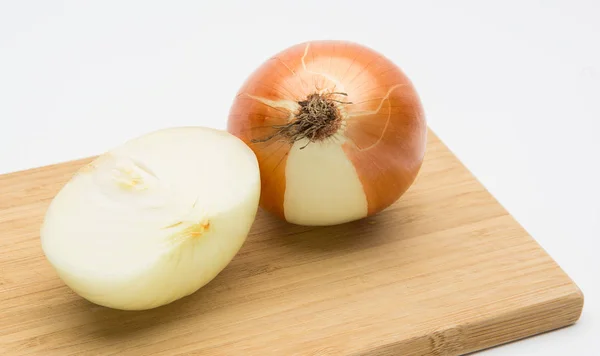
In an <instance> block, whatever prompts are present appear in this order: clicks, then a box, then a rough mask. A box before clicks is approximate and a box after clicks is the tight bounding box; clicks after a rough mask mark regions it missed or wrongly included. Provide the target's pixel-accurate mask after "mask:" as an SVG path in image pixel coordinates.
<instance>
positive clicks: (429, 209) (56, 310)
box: [0, 133, 583, 356]
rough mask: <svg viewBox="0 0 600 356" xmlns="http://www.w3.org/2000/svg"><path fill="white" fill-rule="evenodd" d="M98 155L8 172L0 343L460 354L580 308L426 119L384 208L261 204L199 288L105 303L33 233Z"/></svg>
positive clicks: (77, 348)
mask: <svg viewBox="0 0 600 356" xmlns="http://www.w3.org/2000/svg"><path fill="white" fill-rule="evenodd" d="M88 161H90V159H86V160H80V161H74V162H68V163H63V164H58V165H53V166H48V167H43V168H37V169H33V170H29V171H25V172H18V173H14V174H9V175H5V176H0V249H1V253H0V355H61V356H62V355H72V354H73V355H116V354H118V355H179V354H195V355H430V354H431V355H457V354H464V353H468V352H472V351H475V350H480V349H484V348H488V347H491V346H495V345H499V344H502V343H506V342H509V341H514V340H517V339H520V338H524V337H528V336H531V335H534V334H537V333H541V332H544V331H548V330H552V329H556V328H560V327H563V326H566V325H569V324H572V323H574V322H575V321H576V320H577V319H578V318H579V316H580V313H581V310H582V306H583V295H582V293H581V292H580V290H579V289H578V287H577V286H576V285H575V284H574V283H573V282H572V281H571V279H570V278H569V277H568V276H567V275H566V274H565V273H564V272H563V271H562V270H561V269H560V267H559V266H557V264H556V263H555V262H554V261H553V260H552V259H551V258H550V257H549V256H548V255H547V254H546V253H545V252H544V250H543V249H542V248H541V247H540V246H539V245H538V244H537V243H536V242H535V241H534V240H533V239H532V238H531V237H530V236H529V235H528V234H527V232H526V231H525V230H524V229H523V228H522V227H520V226H519V225H518V224H517V223H516V222H515V220H513V218H512V217H511V216H510V215H509V214H508V213H507V212H506V211H505V210H504V209H503V208H502V206H500V205H499V204H498V203H497V202H496V201H495V200H494V198H493V197H492V196H491V195H490V194H489V193H488V192H487V191H486V190H485V189H484V188H483V187H482V185H480V184H479V183H478V182H477V181H476V180H475V179H474V178H473V177H472V176H471V174H470V173H469V172H468V171H467V169H465V167H463V166H462V165H461V164H460V162H459V161H458V160H457V159H456V158H455V157H454V156H453V155H452V153H451V152H450V151H449V150H448V149H447V148H446V147H445V146H444V144H443V143H442V142H440V140H439V139H438V138H437V137H435V136H434V135H433V134H431V133H430V142H429V145H428V152H427V157H426V161H425V164H424V166H423V169H422V171H421V173H420V175H419V177H418V179H417V181H416V183H415V184H414V185H413V187H412V188H411V189H410V190H409V191H408V192H407V193H406V195H405V196H404V197H403V198H402V199H401V200H400V201H399V202H397V203H396V204H395V205H393V206H392V207H390V208H389V209H387V210H386V211H384V212H382V213H380V214H379V215H377V216H375V217H373V218H368V219H364V220H362V221H358V222H354V223H349V224H345V225H341V226H334V227H326V228H308V227H300V226H292V225H288V224H285V223H283V222H280V221H278V220H275V219H274V218H272V217H270V216H268V215H267V214H264V213H259V215H258V218H257V220H256V223H255V225H254V226H253V229H252V231H251V234H250V235H249V237H248V240H247V242H246V244H245V245H244V247H243V248H242V250H241V251H240V252H239V254H238V255H237V256H236V258H235V259H234V260H233V261H232V262H231V264H230V265H229V266H228V267H227V268H226V269H225V270H224V271H223V272H222V273H221V274H220V275H219V276H217V278H215V279H214V280H213V281H212V282H211V283H209V284H208V285H207V286H206V287H204V288H203V289H201V290H200V291H198V292H196V293H195V294H193V295H191V296H189V297H187V298H185V299H182V300H180V301H178V302H175V303H173V304H170V305H167V306H164V307H161V308H157V309H153V310H149V311H144V312H124V311H117V310H111V309H107V308H104V307H99V306H96V305H93V304H91V303H89V302H87V301H85V300H83V299H81V298H79V297H78V296H76V295H75V294H74V293H73V292H71V291H70V290H69V289H68V288H67V287H66V286H65V285H64V284H63V283H62V282H61V281H60V280H59V279H58V278H57V276H56V275H55V273H54V271H53V270H52V268H51V267H50V265H49V264H48V263H47V262H46V260H45V258H44V256H43V254H42V250H41V247H40V242H39V235H38V229H39V225H40V223H41V219H42V217H43V214H44V212H45V209H46V207H47V205H48V203H49V202H50V200H51V199H52V197H53V196H54V195H55V194H56V192H57V191H58V190H59V189H60V187H61V186H62V184H64V183H65V182H66V181H67V180H68V179H69V178H70V177H71V175H72V174H73V173H74V172H75V171H76V170H77V169H78V168H79V167H81V166H82V165H83V164H85V163H87V162H88Z"/></svg>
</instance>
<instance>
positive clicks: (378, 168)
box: [227, 41, 427, 225]
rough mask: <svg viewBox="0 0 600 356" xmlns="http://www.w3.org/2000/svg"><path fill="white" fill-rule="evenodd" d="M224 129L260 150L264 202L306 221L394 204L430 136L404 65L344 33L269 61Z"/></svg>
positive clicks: (349, 217) (327, 221)
mask: <svg viewBox="0 0 600 356" xmlns="http://www.w3.org/2000/svg"><path fill="white" fill-rule="evenodd" d="M227 129H228V131H229V132H231V133H232V134H234V135H236V136H238V137H239V138H240V139H242V140H243V141H244V142H245V143H246V144H248V145H249V146H250V147H251V148H252V150H253V151H254V153H255V154H256V156H257V158H258V162H259V166H260V172H261V179H262V188H261V199H260V206H261V207H262V208H264V209H265V210H267V211H269V212H271V213H273V214H275V215H276V216H278V217H280V218H282V219H285V220H286V221H288V222H291V223H294V224H300V225H334V224H339V223H345V222H349V221H353V220H358V219H361V218H364V217H367V216H370V215H373V214H376V213H378V212H380V211H382V210H383V209H385V208H387V207H388V206H390V205H391V204H392V203H394V202H395V201H397V200H398V199H399V198H400V197H401V196H402V195H403V194H404V193H405V191H406V190H407V189H408V188H409V187H410V186H411V185H412V183H413V182H414V180H415V178H416V176H417V174H418V172H419V170H420V168H421V165H422V162H423V158H424V153H425V145H426V140H427V126H426V120H425V117H424V113H423V108H422V105H421V102H420V99H419V96H418V95H417V93H416V91H415V88H414V87H413V85H412V83H411V82H410V80H409V79H408V78H407V76H406V75H405V74H404V73H403V72H402V71H401V69H400V68H399V67H398V66H396V65H395V64H394V63H393V62H392V61H391V60H390V59H388V58H386V57H384V56H383V55H381V54H379V53H377V52H375V51H374V50H372V49H369V48H366V47H364V46H361V45H359V44H355V43H349V42H342V41H314V42H308V43H301V44H298V45H295V46H292V47H290V48H287V49H285V50H283V51H281V52H280V53H278V54H276V55H275V56H274V57H272V58H271V59H269V60H268V61H266V62H264V63H263V64H262V65H261V66H260V67H259V68H258V69H257V70H256V71H254V73H252V74H251V75H250V77H249V78H248V79H247V80H246V82H245V83H244V84H243V86H242V87H241V88H240V90H239V92H238V94H237V96H236V97H235V100H234V102H233V104H232V107H231V109H230V114H229V119H228V126H227Z"/></svg>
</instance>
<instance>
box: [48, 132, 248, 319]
mask: <svg viewBox="0 0 600 356" xmlns="http://www.w3.org/2000/svg"><path fill="white" fill-rule="evenodd" d="M259 196H260V173H259V169H258V164H257V160H256V157H255V155H254V154H253V152H252V151H251V150H250V149H249V148H248V147H247V145H245V144H244V143H243V142H242V141H241V140H239V139H238V138H236V137H235V136H233V135H231V134H229V133H227V132H225V131H220V130H215V129H210V128H202V127H187V128H171V129H164V130H160V131H155V132H152V133H149V134H146V135H143V136H141V137H138V138H135V139H133V140H130V141H128V142H126V143H124V144H123V145H121V146H119V147H116V148H114V149H113V150H110V151H109V152H107V153H105V154H103V155H101V156H99V157H98V158H97V159H95V160H94V161H93V162H92V163H91V164H89V165H88V166H86V167H83V168H82V169H81V170H79V172H78V173H77V174H76V175H75V176H74V177H73V178H72V179H71V180H70V181H69V182H68V183H66V185H65V186H64V187H63V188H62V189H61V190H60V192H59V193H58V194H57V195H56V197H55V198H54V199H53V201H52V202H51V204H50V206H49V208H48V210H47V213H46V216H45V219H44V223H43V226H42V229H41V241H42V247H43V250H44V252H45V254H46V256H47V258H48V260H49V261H50V263H51V264H52V265H53V266H54V268H55V269H56V271H57V272H58V274H59V276H60V277H61V278H62V279H63V280H64V282H65V283H66V284H67V285H68V286H70V287H71V288H72V289H73V290H74V291H75V292H76V293H78V294H79V295H81V296H82V297H84V298H86V299H88V300H90V301H91V302H94V303H96V304H99V305H103V306H107V307H111V308H117V309H128V310H139V309H149V308H154V307H158V306H161V305H164V304H167V303H170V302H172V301H175V300H177V299H179V298H182V297H184V296H186V295H189V294H191V293H193V292H195V291H196V290H198V289H199V288H201V287H202V286H204V285H205V284H207V283H208V282H209V281H211V280H212V279H213V278H214V277H215V276H216V275H217V274H218V273H219V272H221V270H223V269H224V268H225V267H226V266H227V264H228V263H229V262H230V261H231V260H232V258H233V257H234V256H235V254H236V253H237V252H238V250H239V248H240V247H241V246H242V244H243V242H244V241H245V239H246V236H247V234H248V232H249V230H250V227H251V225H252V223H253V221H254V219H255V215H256V212H257V209H258V203H259Z"/></svg>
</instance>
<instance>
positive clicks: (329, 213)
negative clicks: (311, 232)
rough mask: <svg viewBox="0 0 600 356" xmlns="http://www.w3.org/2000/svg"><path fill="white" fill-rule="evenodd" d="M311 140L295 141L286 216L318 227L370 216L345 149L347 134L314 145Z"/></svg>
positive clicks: (287, 169) (290, 159)
mask: <svg viewBox="0 0 600 356" xmlns="http://www.w3.org/2000/svg"><path fill="white" fill-rule="evenodd" d="M307 141H308V140H307V139H304V140H300V141H297V142H295V143H294V145H293V146H292V148H291V149H290V153H289V155H288V158H287V165H286V167H285V173H286V174H285V176H286V187H287V189H286V191H285V199H284V209H285V210H284V211H285V219H286V220H287V221H288V222H291V223H293V224H299V225H307V226H311V225H313V226H314V225H317V226H318V225H334V224H340V223H345V222H348V221H352V220H357V219H361V218H364V217H365V216H367V208H368V207H367V196H366V195H365V192H364V189H363V187H362V183H361V182H360V179H359V178H358V174H357V173H356V169H355V168H354V165H353V164H352V162H350V160H349V159H348V157H347V156H346V154H345V153H344V151H343V149H342V143H343V142H344V141H343V137H340V138H336V139H333V140H326V141H323V142H314V143H311V144H307V143H308V142H307ZM301 147H304V148H303V149H300V148H301ZM323 197H328V199H324V198H323ZM306 207H311V209H307V208H306Z"/></svg>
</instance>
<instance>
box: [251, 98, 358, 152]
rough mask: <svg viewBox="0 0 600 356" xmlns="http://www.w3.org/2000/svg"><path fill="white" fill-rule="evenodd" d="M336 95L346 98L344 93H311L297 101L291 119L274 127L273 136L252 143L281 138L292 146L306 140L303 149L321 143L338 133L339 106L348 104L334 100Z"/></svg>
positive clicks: (340, 124)
mask: <svg viewBox="0 0 600 356" xmlns="http://www.w3.org/2000/svg"><path fill="white" fill-rule="evenodd" d="M336 95H343V96H346V95H347V94H345V93H338V92H333V93H325V94H321V93H313V94H310V95H308V96H307V97H306V99H305V100H302V101H298V110H297V111H296V112H295V113H294V116H293V119H292V120H291V121H290V122H289V123H288V124H285V125H276V126H273V128H274V129H275V130H276V131H275V133H274V134H272V135H269V136H268V137H266V138H263V139H257V140H253V142H266V141H269V140H271V139H272V138H283V139H286V140H288V141H289V142H290V144H293V143H294V142H296V141H300V140H304V139H306V140H307V143H306V145H304V146H303V147H301V149H303V148H304V147H306V146H307V145H308V144H309V143H311V142H320V141H323V140H325V139H327V138H329V137H331V136H333V135H334V134H336V132H338V130H339V129H340V127H341V126H342V121H343V115H342V113H341V112H340V106H341V105H343V104H350V103H349V102H345V101H341V100H337V99H335V96H336Z"/></svg>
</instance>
